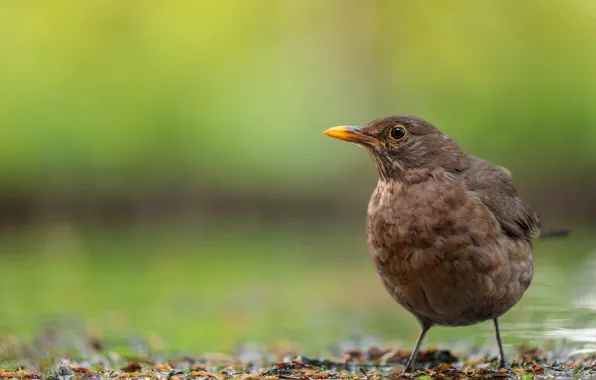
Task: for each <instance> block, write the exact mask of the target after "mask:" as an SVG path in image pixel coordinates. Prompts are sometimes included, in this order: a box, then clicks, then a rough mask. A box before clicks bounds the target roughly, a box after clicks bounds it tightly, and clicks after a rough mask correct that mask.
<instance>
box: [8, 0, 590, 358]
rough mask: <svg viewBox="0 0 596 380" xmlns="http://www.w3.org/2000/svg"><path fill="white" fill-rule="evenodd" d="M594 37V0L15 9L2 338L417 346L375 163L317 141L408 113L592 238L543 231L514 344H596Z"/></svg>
mask: <svg viewBox="0 0 596 380" xmlns="http://www.w3.org/2000/svg"><path fill="white" fill-rule="evenodd" d="M595 40H596V4H595V3H594V2H592V1H589V0H585V1H579V0H565V1H563V0H560V1H549V2H544V1H537V0H536V1H525V2H516V1H485V2H477V1H460V2H456V3H453V2H450V3H446V2H440V1H425V2H407V1H375V2H372V1H371V2H363V1H355V0H354V1H351V0H349V1H348V0H330V1H319V0H303V1H279V0H256V1H238V2H231V1H215V0H214V1H211V0H209V1H208V0H205V1H177V2H152V3H148V2H143V1H116V0H113V1H112V0H110V1H87V2H80V1H53V2H27V1H13V2H2V4H0V127H1V131H2V133H1V138H0V289H1V290H0V316H1V317H0V341H2V340H4V341H10V340H12V341H14V340H15V339H33V338H34V337H36V336H37V334H39V332H40V331H44V329H46V328H47V326H48V325H51V324H52V323H63V324H66V325H73V324H79V325H81V326H82V329H83V330H84V331H85V334H89V335H90V336H100V337H102V338H104V339H107V340H108V341H109V339H112V342H120V340H122V339H123V340H126V339H129V338H130V337H135V339H140V340H142V339H145V340H146V341H148V342H150V344H151V345H152V347H154V348H155V349H157V350H162V351H166V352H188V353H201V352H205V351H209V350H223V351H230V350H233V349H234V347H237V345H239V344H243V342H244V343H245V342H261V343H262V344H265V345H275V344H279V342H294V344H296V345H298V346H299V347H301V349H302V350H304V352H307V353H312V354H318V353H321V352H324V351H325V350H326V349H328V348H329V347H330V345H333V344H334V343H335V342H337V341H341V340H345V339H352V338H354V337H361V336H371V337H376V338H378V339H379V340H381V341H384V342H394V343H395V344H396V345H402V346H404V347H405V348H409V347H410V345H411V344H413V341H414V339H415V337H416V335H417V333H418V328H417V325H416V322H415V320H414V319H413V318H412V317H411V316H409V315H408V314H407V313H406V312H404V311H403V310H402V309H401V308H399V307H398V306H397V305H396V304H394V302H393V301H392V300H391V298H390V297H389V296H388V295H386V294H385V292H384V290H383V289H382V287H381V285H380V283H379V282H378V280H377V278H376V275H375V273H374V271H373V268H372V265H371V263H370V262H369V256H368V252H367V247H366V239H365V231H364V218H365V210H366V204H367V201H368V197H369V195H370V193H371V192H372V190H373V189H374V186H375V184H376V172H375V170H374V165H373V164H372V163H371V161H370V159H369V158H368V157H367V155H366V154H365V153H364V152H363V151H362V150H360V149H356V148H355V147H353V146H350V145H349V144H345V143H341V142H338V141H334V140H332V139H329V138H326V137H323V136H321V132H322V131H323V130H324V129H326V128H328V127H330V126H333V125H338V124H363V123H366V122H368V121H369V120H371V119H374V118H377V117H380V116H385V115H389V114H395V113H407V114H415V115H418V116H420V117H423V118H425V119H427V120H430V121H431V122H433V123H435V124H436V125H437V126H439V127H440V128H441V129H443V130H444V131H445V132H446V133H448V134H450V135H451V136H452V137H454V138H455V139H456V140H457V141H459V142H460V143H461V144H462V145H463V146H464V147H465V149H466V150H467V151H468V152H469V153H471V154H475V155H479V156H482V157H484V158H487V159H489V160H492V161H494V162H495V163H498V164H500V165H503V166H505V167H507V168H509V169H510V170H511V171H512V172H513V178H514V182H515V184H516V186H517V187H518V189H519V192H520V193H521V194H522V196H523V197H524V198H525V199H526V200H527V201H528V202H529V203H531V204H532V205H533V206H534V207H535V208H536V210H538V211H539V213H540V214H541V216H542V219H543V223H544V225H546V226H548V227H567V228H571V229H572V230H573V233H572V235H571V236H570V237H569V238H566V239H558V240H550V241H539V242H537V243H536V262H537V269H536V276H535V281H534V283H533V285H532V287H531V288H530V290H529V291H528V293H527V294H526V297H525V298H524V299H523V300H522V302H521V303H520V304H519V305H518V306H517V307H516V308H514V309H513V310H512V311H511V312H509V313H508V314H507V315H506V316H505V317H504V318H503V322H502V325H503V334H504V340H505V343H507V344H508V347H511V345H513V344H516V343H519V342H526V343H529V344H535V343H539V344H546V343H547V342H551V343H552V342H555V343H556V342H564V343H565V344H572V343H573V344H574V345H575V346H577V348H578V349H590V348H593V347H592V346H590V344H593V342H595V341H596V335H595V333H594V329H593V327H594V326H596V311H595V310H596V293H595V291H594V290H593V285H594V282H595V280H596V261H595V260H596V236H595V235H594V233H593V231H594V225H595V224H596V197H595V196H594V194H595V191H596V175H595V173H596V148H595V146H596V106H595V104H596V76H595V75H594V67H596V45H595V44H594V41H595ZM57 321H62V322H57ZM64 321H66V322H64ZM491 329H492V326H491V325H490V324H489V323H486V324H482V325H478V326H473V327H466V328H458V329H449V328H437V329H435V330H433V331H432V332H431V333H430V334H429V336H428V342H429V343H439V344H443V343H448V344H450V345H452V346H453V345H455V347H456V348H457V347H462V345H463V346H467V347H469V346H471V345H481V346H482V345H485V346H491V345H492V344H493V335H492V331H491ZM591 342H592V343H591ZM108 344H109V343H108ZM114 344H117V343H114ZM284 344H288V343H284ZM509 349H510V348H509Z"/></svg>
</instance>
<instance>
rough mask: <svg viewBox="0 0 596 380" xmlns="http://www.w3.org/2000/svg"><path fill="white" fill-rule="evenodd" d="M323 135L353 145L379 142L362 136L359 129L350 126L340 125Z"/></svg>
mask: <svg viewBox="0 0 596 380" xmlns="http://www.w3.org/2000/svg"><path fill="white" fill-rule="evenodd" d="M323 134H324V135H325V136H329V137H333V138H336V139H340V140H344V141H349V142H354V143H366V142H375V143H378V142H379V140H377V139H375V138H374V137H370V136H367V135H365V134H363V133H362V132H361V131H360V127H354V126H351V125H342V126H339V127H333V128H329V129H327V130H326V131H324V132H323Z"/></svg>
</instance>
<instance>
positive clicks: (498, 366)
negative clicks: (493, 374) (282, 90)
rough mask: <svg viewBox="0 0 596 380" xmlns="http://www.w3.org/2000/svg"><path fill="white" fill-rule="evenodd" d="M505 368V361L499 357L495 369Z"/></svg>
mask: <svg viewBox="0 0 596 380" xmlns="http://www.w3.org/2000/svg"><path fill="white" fill-rule="evenodd" d="M503 368H507V363H506V362H505V360H503V359H500V358H499V364H497V369H503Z"/></svg>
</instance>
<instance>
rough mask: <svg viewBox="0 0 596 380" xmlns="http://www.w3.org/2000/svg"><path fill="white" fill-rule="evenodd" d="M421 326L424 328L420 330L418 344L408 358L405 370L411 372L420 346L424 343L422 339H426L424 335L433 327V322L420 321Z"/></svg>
mask: <svg viewBox="0 0 596 380" xmlns="http://www.w3.org/2000/svg"><path fill="white" fill-rule="evenodd" d="M420 326H421V327H422V329H421V330H420V335H418V340H417V341H416V346H415V347H414V351H412V355H410V358H409V359H408V362H407V363H406V368H405V369H404V372H410V371H411V370H412V368H413V367H414V364H416V357H417V356H418V351H420V346H421V345H422V341H423V340H424V336H425V335H426V333H427V332H428V330H429V329H430V328H431V327H432V323H429V322H425V321H420Z"/></svg>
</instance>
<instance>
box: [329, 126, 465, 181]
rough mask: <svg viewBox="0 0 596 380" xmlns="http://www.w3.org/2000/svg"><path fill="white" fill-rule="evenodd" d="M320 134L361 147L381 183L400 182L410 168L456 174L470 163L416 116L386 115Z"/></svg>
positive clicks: (460, 151)
mask: <svg viewBox="0 0 596 380" xmlns="http://www.w3.org/2000/svg"><path fill="white" fill-rule="evenodd" d="M323 134H324V135H327V136H330V137H334V138H337V139H340V140H345V141H350V142H353V143H356V144H358V145H360V146H362V147H364V148H365V149H366V150H367V151H368V152H369V153H370V154H371V155H372V157H373V158H374V161H375V163H376V165H377V168H378V170H379V176H380V177H381V179H383V180H388V179H397V180H399V179H401V178H402V177H403V175H404V173H406V172H407V171H409V170H413V169H429V170H433V169H436V168H444V169H445V170H448V171H458V170H462V169H463V168H464V167H465V166H466V165H467V162H468V160H469V157H468V156H467V155H466V153H465V152H464V151H463V150H462V149H461V147H460V146H459V145H458V144H457V143H456V142H455V141H454V140H453V139H451V138H450V137H449V136H447V135H446V134H444V133H443V132H441V131H440V130H439V129H438V128H437V127H435V126H434V125H432V124H431V123H429V122H427V121H425V120H422V119H420V118H418V117H415V116H409V115H395V116H388V117H383V118H379V119H376V120H373V121H371V122H370V123H368V124H366V125H365V126H363V127H354V126H340V127H333V128H329V129H327V130H326V131H324V132H323Z"/></svg>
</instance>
